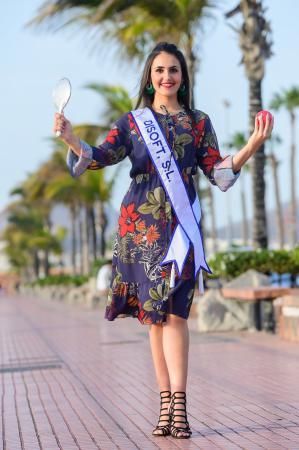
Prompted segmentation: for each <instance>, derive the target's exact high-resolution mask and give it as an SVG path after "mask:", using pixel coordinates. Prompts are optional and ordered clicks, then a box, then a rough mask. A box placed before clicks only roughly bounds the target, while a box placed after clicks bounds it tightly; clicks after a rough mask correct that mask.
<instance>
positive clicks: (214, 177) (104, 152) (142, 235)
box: [54, 42, 273, 439]
mask: <svg viewBox="0 0 299 450" xmlns="http://www.w3.org/2000/svg"><path fill="white" fill-rule="evenodd" d="M140 105H141V106H142V109H139V110H135V111H130V112H128V113H126V114H124V115H123V116H122V117H121V118H120V119H119V120H118V121H117V122H116V123H115V125H114V126H113V128H112V129H111V130H110V132H109V133H108V135H107V137H106V139H105V140H104V142H103V144H101V145H99V146H97V147H92V146H90V145H89V144H88V143H86V142H83V141H81V140H80V139H79V138H78V137H77V136H75V135H74V133H73V130H72V126H71V123H70V122H69V121H68V120H67V119H66V118H65V117H64V116H63V115H61V114H56V115H55V123H54V131H55V132H56V131H60V132H61V139H62V140H63V141H64V142H65V143H66V144H67V145H69V147H70V150H69V152H68V157H67V161H68V166H69V168H70V171H71V174H72V175H73V176H79V175H81V174H82V173H83V172H84V171H85V170H86V169H101V168H103V167H105V166H109V165H112V164H117V163H118V162H120V161H121V160H123V159H124V158H125V157H129V159H130V161H131V163H132V168H131V171H130V176H131V178H132V182H131V185H130V187H129V190H128V192H127V193H126V195H125V197H124V199H123V202H122V205H121V211H120V217H119V221H118V224H119V228H118V233H117V237H116V241H115V247H114V253H113V263H112V281H111V288H110V291H109V299H108V304H107V308H106V318H107V319H108V320H114V319H115V318H116V317H117V316H119V315H128V316H132V317H137V318H138V319H139V321H140V322H141V323H142V324H147V325H149V336H150V344H151V350H152V356H153V362H154V366H155V371H156V376H157V381H158V385H159V388H160V395H161V411H160V418H159V422H158V425H157V426H156V428H155V429H154V430H153V434H154V435H155V436H167V435H169V434H171V435H172V436H173V437H175V438H180V439H184V438H189V437H190V436H191V434H192V432H191V430H190V427H189V423H188V420H187V411H186V383H187V370H188V351H189V331H188V325H187V319H188V316H189V311H190V307H191V304H192V300H193V295H194V287H195V282H196V278H197V274H198V273H200V275H201V273H202V270H205V271H208V272H209V271H210V270H209V267H208V265H207V263H206V260H205V255H204V250H203V245H202V238H201V232H200V226H199V222H200V216H201V210H200V204H199V199H198V198H197V195H196V190H195V186H194V182H193V175H194V174H195V173H196V172H197V169H198V167H199V168H200V169H201V170H202V171H203V172H204V174H205V175H206V176H207V177H208V178H209V180H210V182H211V183H212V184H215V185H217V186H218V187H219V188H220V189H221V190H223V191H226V190H227V189H228V188H229V187H231V186H232V185H233V184H234V182H235V181H236V180H237V178H238V177H239V173H240V169H241V167H242V166H243V165H244V164H245V163H246V161H247V160H248V159H249V158H250V157H251V156H252V155H253V154H254V153H255V152H256V151H257V150H258V149H259V147H260V146H261V145H262V144H263V142H264V141H265V140H266V138H268V137H269V136H270V134H271V131H272V127H273V123H272V121H271V119H270V117H269V116H268V117H267V119H266V124H265V125H264V123H263V121H262V118H257V119H256V121H255V129H254V132H253V134H252V136H251V137H250V139H249V141H248V143H247V144H246V145H245V147H244V148H242V149H241V150H240V151H239V152H238V153H237V154H236V155H234V156H233V157H232V156H226V157H224V158H223V157H221V155H220V153H219V150H218V144H217V138H216V135H215V132H214V129H213V126H212V123H211V120H210V118H209V116H208V115H207V114H205V113H204V112H202V111H199V110H191V108H190V83H189V76H188V70H187V65H186V61H185V58H184V56H183V54H182V53H181V51H180V50H178V48H177V47H176V46H175V45H173V44H169V43H164V42H163V43H159V44H158V45H157V46H156V47H155V48H154V50H153V51H152V52H151V53H150V55H149V56H148V58H147V61H146V63H145V67H144V70H143V75H142V79H141V85H140V93H139V99H138V102H137V107H139V106H140ZM200 278H201V277H200Z"/></svg>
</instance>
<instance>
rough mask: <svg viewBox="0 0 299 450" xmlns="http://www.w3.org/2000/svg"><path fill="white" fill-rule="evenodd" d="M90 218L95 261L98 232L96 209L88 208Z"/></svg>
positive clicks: (94, 258) (92, 249)
mask: <svg viewBox="0 0 299 450" xmlns="http://www.w3.org/2000/svg"><path fill="white" fill-rule="evenodd" d="M88 216H89V226H90V232H91V254H92V257H93V261H96V259H97V231H96V219H95V213H94V207H93V206H89V207H88Z"/></svg>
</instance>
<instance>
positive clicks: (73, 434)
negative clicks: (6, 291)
mask: <svg viewBox="0 0 299 450" xmlns="http://www.w3.org/2000/svg"><path fill="white" fill-rule="evenodd" d="M189 323H190V328H191V348H190V378H189V391H188V411H189V420H190V425H191V427H192V430H193V435H192V438H191V439H190V440H176V439H173V438H171V437H167V438H155V437H152V436H151V431H152V428H153V427H154V425H155V424H156V420H157V416H158V409H159V397H158V391H157V387H156V383H155V376H154V371H153V367H152V362H151V356H150V349H149V342H148V336H147V326H146V325H140V324H139V322H138V321H137V320H135V319H130V318H127V319H117V320H116V321H114V322H107V321H105V320H104V319H103V311H102V310H93V311H87V310H83V309H79V308H78V307H71V306H67V305H64V304H62V303H58V302H46V301H44V300H43V301H42V300H39V299H29V298H22V297H15V298H8V297H5V296H3V295H2V296H1V297H0V333H1V334H0V336H1V339H0V342H1V352H0V358H1V360H0V374H1V383H0V401H1V420H0V434H1V436H2V440H1V444H2V448H3V450H23V449H26V450H37V449H42V450H56V449H59V450H77V449H80V450H94V449H101V450H114V449H121V450H122V449H128V450H133V449H141V450H151V449H162V450H172V449H188V450H193V449H202V450H212V449H225V450H235V449H245V450H257V449H267V450H278V449H287V450H291V449H294V450H299V346H298V344H295V343H289V342H285V341H281V340H280V339H279V338H278V337H277V336H273V335H271V334H266V333H263V332H262V333H245V332H242V333H241V332H238V333H223V334H221V333H218V334H216V333H213V334H199V333H197V332H196V331H195V329H194V327H195V323H196V322H195V320H192V319H190V321H189Z"/></svg>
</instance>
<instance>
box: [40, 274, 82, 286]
mask: <svg viewBox="0 0 299 450" xmlns="http://www.w3.org/2000/svg"><path fill="white" fill-rule="evenodd" d="M88 278H89V277H88V276H86V275H50V276H48V277H45V278H40V279H39V280H36V281H34V282H33V283H31V286H59V285H65V286H66V285H73V286H81V285H82V284H84V283H86V282H87V281H88Z"/></svg>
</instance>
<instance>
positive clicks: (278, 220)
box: [267, 135, 284, 248]
mask: <svg viewBox="0 0 299 450" xmlns="http://www.w3.org/2000/svg"><path fill="white" fill-rule="evenodd" d="M281 142H282V141H281V138H280V137H279V136H278V135H272V136H271V139H270V142H269V148H270V151H269V154H268V155H267V159H268V160H269V162H270V166H271V169H272V174H273V182H274V195H275V204H276V208H275V211H276V223H277V230H278V242H279V247H280V248H283V247H284V223H283V213H282V207H281V200H280V189H279V181H278V170H277V168H278V165H279V162H278V160H277V158H276V156H275V153H274V146H275V145H277V144H281Z"/></svg>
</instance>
